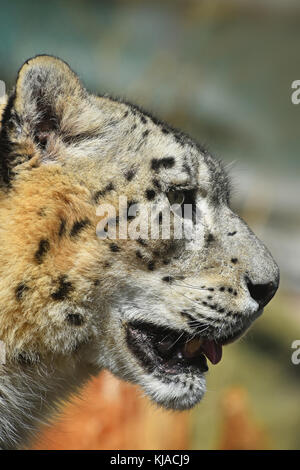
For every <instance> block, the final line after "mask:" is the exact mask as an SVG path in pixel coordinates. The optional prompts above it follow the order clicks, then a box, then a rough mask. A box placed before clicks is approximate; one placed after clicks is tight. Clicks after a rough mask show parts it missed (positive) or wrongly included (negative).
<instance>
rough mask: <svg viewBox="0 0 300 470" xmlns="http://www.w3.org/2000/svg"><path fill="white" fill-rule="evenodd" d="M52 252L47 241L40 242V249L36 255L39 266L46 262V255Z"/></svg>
mask: <svg viewBox="0 0 300 470" xmlns="http://www.w3.org/2000/svg"><path fill="white" fill-rule="evenodd" d="M49 250H50V243H49V241H48V240H46V239H42V240H40V242H39V247H38V249H37V251H36V252H35V253H34V258H35V260H36V262H37V263H38V264H41V263H42V262H43V260H44V257H45V255H46V254H47V252H48V251H49Z"/></svg>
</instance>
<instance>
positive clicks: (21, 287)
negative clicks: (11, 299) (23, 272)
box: [15, 282, 29, 300]
mask: <svg viewBox="0 0 300 470" xmlns="http://www.w3.org/2000/svg"><path fill="white" fill-rule="evenodd" d="M27 290H29V287H28V286H26V284H24V283H23V282H21V283H20V284H18V285H17V287H16V289H15V293H16V299H17V300H21V299H22V297H23V294H24V293H25V292H26V291H27Z"/></svg>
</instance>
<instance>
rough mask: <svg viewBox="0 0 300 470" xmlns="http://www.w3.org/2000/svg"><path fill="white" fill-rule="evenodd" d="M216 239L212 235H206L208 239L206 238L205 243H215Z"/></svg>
mask: <svg viewBox="0 0 300 470" xmlns="http://www.w3.org/2000/svg"><path fill="white" fill-rule="evenodd" d="M214 239H215V237H214V236H213V234H212V233H208V234H207V235H206V237H205V241H206V243H207V244H209V243H211V242H213V241H214Z"/></svg>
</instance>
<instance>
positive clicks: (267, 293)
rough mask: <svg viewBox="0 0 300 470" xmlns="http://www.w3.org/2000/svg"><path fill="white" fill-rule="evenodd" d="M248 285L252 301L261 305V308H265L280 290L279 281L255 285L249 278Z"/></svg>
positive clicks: (247, 279)
mask: <svg viewBox="0 0 300 470" xmlns="http://www.w3.org/2000/svg"><path fill="white" fill-rule="evenodd" d="M246 283H247V288H248V291H249V293H250V295H251V297H252V299H254V300H255V301H256V302H257V303H258V304H259V306H260V308H263V307H265V305H267V303H269V302H270V300H271V299H272V297H273V296H274V295H275V292H276V291H277V289H278V284H279V280H278V279H276V281H270V282H267V283H265V284H253V282H252V281H251V280H250V279H249V278H248V277H247V278H246Z"/></svg>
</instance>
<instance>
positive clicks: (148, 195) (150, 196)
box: [145, 189, 156, 201]
mask: <svg viewBox="0 0 300 470" xmlns="http://www.w3.org/2000/svg"><path fill="white" fill-rule="evenodd" d="M145 194H146V198H147V199H148V201H153V199H154V198H155V194H156V193H155V191H154V189H146V192H145Z"/></svg>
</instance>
